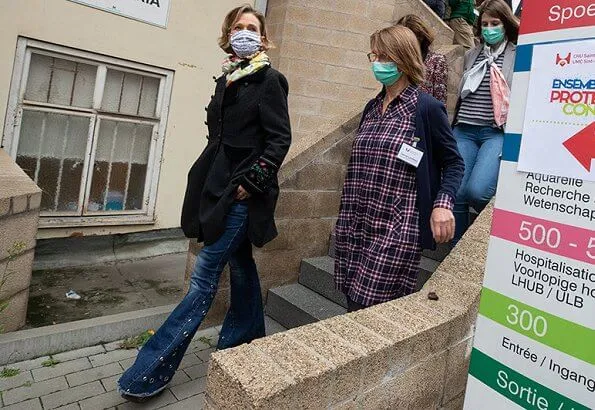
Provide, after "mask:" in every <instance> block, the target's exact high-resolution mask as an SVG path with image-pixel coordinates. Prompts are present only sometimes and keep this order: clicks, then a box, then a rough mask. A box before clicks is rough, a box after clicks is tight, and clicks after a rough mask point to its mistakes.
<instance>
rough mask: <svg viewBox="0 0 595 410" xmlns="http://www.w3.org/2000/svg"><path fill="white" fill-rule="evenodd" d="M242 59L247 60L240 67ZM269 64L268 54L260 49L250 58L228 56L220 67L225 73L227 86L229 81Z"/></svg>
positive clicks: (236, 79) (252, 72)
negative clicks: (245, 63)
mask: <svg viewBox="0 0 595 410" xmlns="http://www.w3.org/2000/svg"><path fill="white" fill-rule="evenodd" d="M244 61H248V65H246V66H244V67H242V66H241V65H242V63H243V62H244ZM269 65H271V60H270V59H269V56H267V55H266V53H265V52H264V51H261V52H259V53H258V54H256V55H254V56H253V57H251V58H250V59H243V58H239V57H232V56H229V57H228V58H226V59H225V60H224V61H223V64H222V67H221V69H222V71H223V73H225V75H226V76H225V78H226V79H227V84H226V86H227V87H229V85H230V84H231V83H233V82H235V81H238V80H239V79H240V78H244V77H246V76H249V75H251V74H254V73H256V72H257V71H259V70H261V69H263V68H264V67H266V66H269Z"/></svg>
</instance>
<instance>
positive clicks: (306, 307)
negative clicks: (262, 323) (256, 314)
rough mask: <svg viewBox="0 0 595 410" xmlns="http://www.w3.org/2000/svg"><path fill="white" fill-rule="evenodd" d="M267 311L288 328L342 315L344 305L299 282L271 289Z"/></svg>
mask: <svg viewBox="0 0 595 410" xmlns="http://www.w3.org/2000/svg"><path fill="white" fill-rule="evenodd" d="M265 312H266V314H267V315H268V316H270V317H271V318H273V319H274V320H276V321H277V322H279V323H280V324H281V326H283V327H286V328H288V329H291V328H294V327H298V326H303V325H307V324H308V323H314V322H317V321H319V320H324V319H328V318H330V317H333V316H337V315H342V314H344V313H346V312H347V309H345V308H344V307H342V306H339V305H337V304H336V303H333V302H331V301H330V300H328V299H326V298H325V297H324V296H320V295H319V294H318V293H316V292H314V291H312V290H310V289H308V288H306V287H305V286H303V285H300V284H299V283H295V284H292V285H286V286H281V287H278V288H273V289H270V290H269V292H268V296H267V305H266V308H265Z"/></svg>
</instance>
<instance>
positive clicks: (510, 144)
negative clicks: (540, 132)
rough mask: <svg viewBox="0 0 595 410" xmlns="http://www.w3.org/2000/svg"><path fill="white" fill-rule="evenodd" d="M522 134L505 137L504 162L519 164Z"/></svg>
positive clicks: (506, 135)
mask: <svg viewBox="0 0 595 410" xmlns="http://www.w3.org/2000/svg"><path fill="white" fill-rule="evenodd" d="M521 138H522V136H521V134H508V133H506V134H505V135H504V145H503V147H502V160H504V161H510V162H517V161H518V160H519V153H520V151H521Z"/></svg>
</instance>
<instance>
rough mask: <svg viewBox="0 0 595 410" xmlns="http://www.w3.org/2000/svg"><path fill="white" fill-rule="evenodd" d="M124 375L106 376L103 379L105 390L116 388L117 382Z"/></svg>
mask: <svg viewBox="0 0 595 410" xmlns="http://www.w3.org/2000/svg"><path fill="white" fill-rule="evenodd" d="M121 376H122V373H120V374H116V375H114V376H112V377H106V378H105V379H101V384H103V388H104V389H105V391H112V390H116V383H117V381H118V380H119V379H120V377H121Z"/></svg>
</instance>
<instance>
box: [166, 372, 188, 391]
mask: <svg viewBox="0 0 595 410" xmlns="http://www.w3.org/2000/svg"><path fill="white" fill-rule="evenodd" d="M190 380H192V379H191V378H190V376H188V375H187V374H186V373H184V371H182V370H179V371H177V372H176V373H175V374H174V377H172V379H171V381H170V382H169V385H168V387H169V388H172V387H175V386H179V385H180V384H184V383H186V382H189V381H190Z"/></svg>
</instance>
